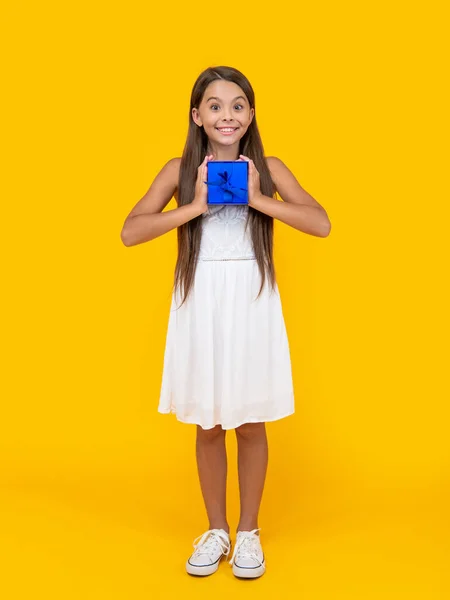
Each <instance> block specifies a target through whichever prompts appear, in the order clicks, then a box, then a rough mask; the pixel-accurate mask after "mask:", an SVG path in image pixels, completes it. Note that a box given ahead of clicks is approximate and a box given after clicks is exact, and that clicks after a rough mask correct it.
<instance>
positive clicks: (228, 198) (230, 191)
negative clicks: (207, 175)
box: [207, 171, 247, 203]
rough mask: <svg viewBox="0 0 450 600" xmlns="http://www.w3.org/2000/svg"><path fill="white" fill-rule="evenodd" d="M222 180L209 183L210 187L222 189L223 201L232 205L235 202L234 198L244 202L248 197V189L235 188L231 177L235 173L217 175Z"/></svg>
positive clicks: (224, 172) (225, 172)
mask: <svg viewBox="0 0 450 600" xmlns="http://www.w3.org/2000/svg"><path fill="white" fill-rule="evenodd" d="M217 174H218V175H219V177H220V178H221V179H220V180H218V181H210V182H208V183H207V185H208V187H209V186H213V185H217V186H219V187H220V189H221V190H222V193H223V201H224V202H227V203H230V202H233V196H236V197H237V198H240V199H241V200H243V199H244V198H245V196H246V192H247V188H238V187H235V186H234V185H233V184H232V182H231V176H232V174H233V171H231V173H229V172H228V171H223V173H217Z"/></svg>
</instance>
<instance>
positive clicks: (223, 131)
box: [216, 127, 239, 135]
mask: <svg viewBox="0 0 450 600" xmlns="http://www.w3.org/2000/svg"><path fill="white" fill-rule="evenodd" d="M216 129H217V131H219V132H220V133H221V134H222V135H231V134H233V133H234V132H235V131H237V130H238V129H239V127H216Z"/></svg>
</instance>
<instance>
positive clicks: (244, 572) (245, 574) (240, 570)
mask: <svg viewBox="0 0 450 600" xmlns="http://www.w3.org/2000/svg"><path fill="white" fill-rule="evenodd" d="M265 571H266V562H265V560H264V561H263V564H262V565H261V566H260V567H238V566H237V565H236V564H235V563H234V562H233V575H236V577H241V578H243V579H253V578H254V577H261V575H264V573H265Z"/></svg>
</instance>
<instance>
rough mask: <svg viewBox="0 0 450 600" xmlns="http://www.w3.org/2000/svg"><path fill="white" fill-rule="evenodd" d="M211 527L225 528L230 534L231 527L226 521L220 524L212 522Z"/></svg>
mask: <svg viewBox="0 0 450 600" xmlns="http://www.w3.org/2000/svg"><path fill="white" fill-rule="evenodd" d="M209 529H224V530H225V531H226V532H227V533H228V534H229V533H230V527H229V526H228V525H227V524H224V523H218V524H217V523H216V524H213V523H210V524H209Z"/></svg>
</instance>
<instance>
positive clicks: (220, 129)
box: [217, 127, 237, 133]
mask: <svg viewBox="0 0 450 600" xmlns="http://www.w3.org/2000/svg"><path fill="white" fill-rule="evenodd" d="M217 129H218V130H219V131H225V132H226V133H228V132H229V131H234V130H235V129H237V127H233V128H226V129H225V128H221V127H218V128H217Z"/></svg>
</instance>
